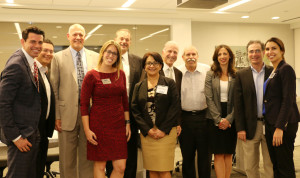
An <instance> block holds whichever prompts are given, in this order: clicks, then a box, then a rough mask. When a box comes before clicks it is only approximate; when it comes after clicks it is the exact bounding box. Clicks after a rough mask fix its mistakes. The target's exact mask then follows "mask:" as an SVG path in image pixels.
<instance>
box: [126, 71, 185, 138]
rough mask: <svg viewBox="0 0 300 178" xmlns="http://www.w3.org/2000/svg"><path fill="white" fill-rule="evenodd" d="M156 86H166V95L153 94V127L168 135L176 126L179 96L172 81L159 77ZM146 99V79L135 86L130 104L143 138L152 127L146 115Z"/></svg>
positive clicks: (178, 112)
mask: <svg viewBox="0 0 300 178" xmlns="http://www.w3.org/2000/svg"><path fill="white" fill-rule="evenodd" d="M158 85H162V86H168V91H167V94H161V93H156V94H155V97H154V104H155V113H156V119H155V125H156V127H157V128H158V129H160V130H161V131H163V132H165V133H166V134H169V132H170V130H171V129H172V127H175V126H177V120H178V117H179V115H180V110H181V109H180V101H179V94H178V90H177V87H176V84H175V82H174V80H172V79H169V78H167V77H164V76H161V75H160V76H159V80H158V83H157V86H158ZM147 98H148V82H147V79H144V80H143V81H141V82H139V83H138V84H136V85H135V88H134V92H133V98H132V102H131V109H132V114H133V116H134V118H135V120H136V122H137V124H138V127H139V128H140V130H141V132H142V134H143V135H144V136H146V135H147V134H148V132H149V130H150V129H151V128H153V127H154V125H153V122H152V120H151V118H150V116H149V113H148V107H147Z"/></svg>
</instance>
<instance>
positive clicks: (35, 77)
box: [33, 61, 40, 92]
mask: <svg viewBox="0 0 300 178" xmlns="http://www.w3.org/2000/svg"><path fill="white" fill-rule="evenodd" d="M33 67H34V68H33V73H34V81H35V84H36V86H37V89H38V92H40V86H39V71H38V67H37V65H36V62H35V61H34V62H33Z"/></svg>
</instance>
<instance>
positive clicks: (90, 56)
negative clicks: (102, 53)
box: [84, 48, 95, 71]
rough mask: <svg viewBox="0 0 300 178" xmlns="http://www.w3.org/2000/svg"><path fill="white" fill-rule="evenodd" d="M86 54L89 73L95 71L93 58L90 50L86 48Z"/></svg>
mask: <svg viewBox="0 0 300 178" xmlns="http://www.w3.org/2000/svg"><path fill="white" fill-rule="evenodd" d="M84 52H85V57H86V65H87V71H90V70H92V69H93V67H95V66H93V65H94V64H93V61H94V60H93V57H92V53H90V51H89V50H87V49H85V48H84Z"/></svg>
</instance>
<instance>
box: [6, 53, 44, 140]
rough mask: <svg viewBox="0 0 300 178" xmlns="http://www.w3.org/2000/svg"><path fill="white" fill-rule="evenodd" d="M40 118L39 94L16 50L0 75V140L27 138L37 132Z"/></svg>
mask: <svg viewBox="0 0 300 178" xmlns="http://www.w3.org/2000/svg"><path fill="white" fill-rule="evenodd" d="M40 115H41V100H40V95H39V92H38V89H37V86H36V83H35V81H34V77H33V74H32V72H31V69H30V66H29V64H28V61H27V59H26V57H25V54H24V53H23V51H22V50H21V49H19V50H17V51H16V52H15V53H14V54H13V55H12V56H11V57H10V58H9V59H8V61H7V63H6V66H5V68H4V70H3V71H2V73H1V81H0V127H1V141H2V142H4V143H6V144H8V143H11V141H12V140H13V139H15V138H17V137H18V136H19V135H22V137H24V138H27V137H28V136H30V135H31V134H32V133H34V132H35V131H36V130H37V128H38V123H39V119H40Z"/></svg>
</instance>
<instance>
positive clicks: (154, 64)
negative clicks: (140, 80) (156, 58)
mask: <svg viewBox="0 0 300 178" xmlns="http://www.w3.org/2000/svg"><path fill="white" fill-rule="evenodd" d="M146 65H147V66H151V65H153V66H158V65H159V63H158V62H147V63H146Z"/></svg>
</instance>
